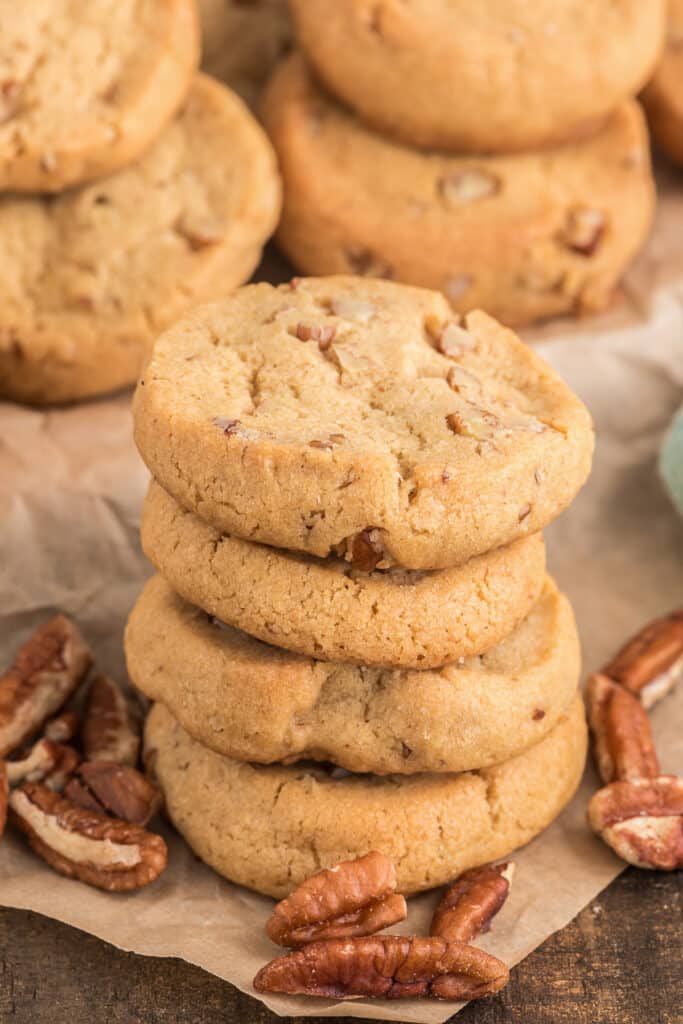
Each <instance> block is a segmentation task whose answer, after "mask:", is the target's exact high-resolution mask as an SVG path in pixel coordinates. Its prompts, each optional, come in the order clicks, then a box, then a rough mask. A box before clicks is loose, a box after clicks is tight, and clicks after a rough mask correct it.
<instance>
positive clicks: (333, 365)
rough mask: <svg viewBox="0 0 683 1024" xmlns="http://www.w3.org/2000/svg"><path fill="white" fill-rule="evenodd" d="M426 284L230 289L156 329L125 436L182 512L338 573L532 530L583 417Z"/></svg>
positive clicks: (575, 456)
mask: <svg viewBox="0 0 683 1024" xmlns="http://www.w3.org/2000/svg"><path fill="white" fill-rule="evenodd" d="M458 319H459V318H458V317H457V316H454V314H453V312H452V310H451V309H450V307H449V306H448V303H447V302H446V300H445V299H444V298H443V296H441V295H439V294H437V293H435V292H429V291H425V290H422V289H415V288H409V287H407V286H404V285H397V284H393V283H390V282H384V281H375V280H369V279H368V280H365V279H362V278H348V277H347V278H327V279H326V278H321V279H311V280H298V279H295V280H294V281H293V282H292V283H291V284H290V285H282V286H280V287H278V288H273V287H271V286H270V285H267V284H258V285H250V286H248V287H245V288H242V289H240V290H239V291H238V292H236V293H235V294H234V295H233V296H231V297H230V298H228V299H226V300H224V301H223V302H221V303H216V304H214V305H211V306H206V307H204V308H203V309H199V310H196V311H194V312H193V313H191V314H190V315H189V316H188V317H187V318H186V319H185V320H184V321H183V322H182V323H180V324H178V325H176V326H175V327H174V328H172V329H171V330H170V331H168V332H167V333H166V334H165V335H163V336H162V337H161V338H160V339H159V341H158V342H157V343H156V345H155V347H154V352H153V354H152V357H151V359H150V361H149V364H148V366H147V369H146V372H145V374H144V377H143V379H142V380H141V382H140V384H139V386H138V388H137V391H136V395H135V399H134V403H133V408H134V416H135V438H136V442H137V445H138V448H139V450H140V453H141V455H142V457H143V459H144V461H145V462H146V463H147V465H148V466H149V468H150V469H151V471H152V473H153V475H154V476H155V477H156V479H157V480H158V481H159V483H160V484H161V485H162V486H163V487H164V489H165V490H166V491H168V492H169V493H170V494H172V495H173V496H174V497H175V498H176V499H177V500H178V501H179V502H180V503H181V504H182V505H184V506H185V507H186V508H189V509H192V510H193V511H195V512H196V513H197V514H198V515H199V516H200V517H201V518H203V519H205V520H206V521H207V522H210V523H211V524H213V525H214V526H216V527H217V528H218V529H220V530H222V531H224V532H227V533H231V534H234V535H235V536H237V537H242V538H244V539H247V540H254V541H259V542H261V543H264V544H272V545H274V546H276V547H283V548H289V549H292V550H299V551H305V552H307V553H310V554H314V555H319V556H327V555H329V554H330V553H331V552H332V551H337V552H340V553H341V554H342V555H343V556H344V557H346V558H347V559H349V560H350V561H351V562H352V564H353V565H355V567H356V568H360V569H365V570H367V569H374V568H380V569H383V568H386V567H388V566H390V565H392V564H393V565H400V566H403V567H405V568H409V569H438V568H447V567H449V566H453V565H459V564H462V563H463V562H465V561H466V560H467V559H469V558H471V557H473V556H474V555H479V554H482V553H484V552H486V551H490V550H491V549H492V548H495V547H499V546H500V545H503V544H507V543H510V542H511V541H513V540H515V539H518V538H520V537H524V536H528V535H529V534H532V533H536V532H537V531H538V530H540V529H541V528H542V527H543V526H545V524H546V523H547V522H548V521H549V520H551V519H553V518H554V517H555V516H556V515H558V514H559V513H560V512H561V511H562V510H563V509H564V508H565V507H566V505H568V504H569V502H570V501H571V500H572V499H573V498H574V496H575V494H576V492H577V490H578V489H579V488H580V487H581V486H582V484H583V482H584V481H585V479H586V476H587V475H588V472H589V469H590V463H591V456H592V447H593V433H592V426H591V422H590V417H589V415H588V412H587V410H586V409H585V407H584V406H583V405H582V403H581V402H580V401H579V399H578V398H576V396H575V395H574V394H573V393H572V392H571V391H570V389H569V388H568V387H567V386H566V385H565V384H564V383H563V382H562V381H561V380H560V378H559V377H558V376H557V375H556V374H555V373H554V372H553V371H552V370H551V369H550V367H549V366H548V365H547V364H546V363H545V362H544V361H543V360H542V359H540V357H538V356H537V355H536V354H535V353H534V352H533V351H532V350H531V349H530V348H528V347H527V346H525V345H524V344H522V342H521V341H520V340H519V339H518V338H517V337H516V336H515V335H514V334H513V333H512V332H511V331H507V330H505V329H504V328H503V327H501V326H500V325H499V324H498V323H496V321H494V320H493V319H491V318H490V317H488V316H486V314H484V313H481V312H474V313H471V314H470V315H469V316H468V317H467V321H466V324H465V325H464V327H463V326H462V325H459V323H458Z"/></svg>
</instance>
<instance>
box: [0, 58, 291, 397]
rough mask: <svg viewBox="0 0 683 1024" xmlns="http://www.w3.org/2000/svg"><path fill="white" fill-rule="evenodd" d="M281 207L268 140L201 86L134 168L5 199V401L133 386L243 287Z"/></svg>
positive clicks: (209, 86)
mask: <svg viewBox="0 0 683 1024" xmlns="http://www.w3.org/2000/svg"><path fill="white" fill-rule="evenodd" d="M279 204H280V187H279V180H278V176H277V171H276V167H275V159H274V156H273V152H272V149H271V147H270V146H269V144H268V140H267V139H266V138H265V136H264V134H263V132H262V130H261V128H260V127H259V125H258V124H257V123H256V121H255V120H254V118H253V117H252V115H251V114H250V113H249V111H248V110H247V109H246V108H245V107H244V105H243V103H242V102H241V100H239V99H238V98H237V97H236V96H235V95H234V94H233V93H232V92H230V90H229V89H226V88H225V87H224V86H222V85H220V84H219V83H218V82H215V81H214V80H213V79H211V78H208V77H207V76H204V75H199V76H197V78H196V79H195V81H194V85H193V86H192V90H191V92H190V95H189V97H188V99H187V101H186V102H185V104H184V106H183V108H182V110H181V111H180V113H179V114H178V116H177V117H176V118H175V120H174V121H173V122H172V123H171V124H170V125H168V127H167V128H166V129H165V130H164V131H163V133H162V134H161V136H160V137H159V138H158V139H157V141H156V142H155V143H154V145H153V146H152V148H151V149H150V150H148V152H147V153H146V154H145V156H144V157H143V158H142V160H140V161H139V162H138V163H136V164H134V165H133V166H131V167H128V168H126V169H125V170H122V171H119V172H118V173H117V174H114V175H112V176H111V177H109V178H105V179H103V180H101V181H98V182H95V183H94V184H91V185H85V186H82V187H81V188H77V189H72V190H70V191H68V192H65V193H63V194H62V195H60V196H57V197H54V198H51V199H50V198H46V197H38V196H36V197H20V196H16V195H8V196H3V197H0V263H1V264H2V266H3V268H4V269H3V272H2V275H0V305H1V306H2V320H1V322H0V395H2V396H5V397H8V398H13V399H16V400H18V401H25V402H34V403H37V404H49V403H53V402H65V401H70V400H72V399H77V398H84V397H87V396H89V395H96V394H100V393H102V392H106V391H113V390H115V389H116V388H120V387H123V386H124V385H128V384H132V383H133V382H134V381H135V379H136V377H137V375H138V373H139V370H140V366H141V363H142V360H143V358H144V356H145V355H146V353H147V351H148V349H149V347H150V346H151V343H152V342H153V340H154V339H155V338H156V336H157V334H158V332H159V331H161V330H162V329H163V328H165V327H167V326H168V325H169V324H170V323H172V322H173V321H174V320H175V319H177V318H178V317H179V316H180V315H181V314H182V313H184V312H185V310H186V309H187V308H188V307H189V306H192V305H193V304H195V303H196V302H198V301H201V300H207V299H211V298H215V297H216V296H218V295H223V294H225V293H227V292H229V291H230V290H231V289H232V288H234V287H236V286H237V285H238V284H241V283H242V282H243V281H244V280H246V279H247V278H248V277H249V275H250V274H251V272H252V270H253V269H254V267H255V266H256V264H257V263H258V261H259V257H260V253H261V247H262V245H263V243H264V242H265V240H266V238H267V237H268V235H269V234H270V232H271V231H272V230H273V228H274V227H275V224H276V222H277V217H278V212H279Z"/></svg>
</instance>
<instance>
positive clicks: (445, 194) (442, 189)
mask: <svg viewBox="0 0 683 1024" xmlns="http://www.w3.org/2000/svg"><path fill="white" fill-rule="evenodd" d="M438 190H439V193H440V194H441V197H442V198H443V200H444V201H445V203H446V205H447V206H454V207H458V206H464V205H466V204H467V203H475V202H477V201H478V200H479V199H488V198H489V197H490V196H495V195H496V194H497V193H498V192H500V179H499V178H497V177H496V176H495V175H494V174H491V173H490V172H489V171H484V170H481V169H480V168H476V167H472V168H469V169H468V170H464V171H455V172H454V173H453V174H449V175H447V176H446V177H444V178H440V179H439V182H438Z"/></svg>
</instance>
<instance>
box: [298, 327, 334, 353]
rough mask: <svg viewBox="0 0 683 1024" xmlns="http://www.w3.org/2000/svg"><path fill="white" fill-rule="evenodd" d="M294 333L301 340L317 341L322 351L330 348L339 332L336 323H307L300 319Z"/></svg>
mask: <svg viewBox="0 0 683 1024" xmlns="http://www.w3.org/2000/svg"><path fill="white" fill-rule="evenodd" d="M292 333H293V334H294V336H295V337H296V338H298V339H299V341H317V342H318V348H319V349H320V351H321V352H324V351H325V349H328V348H329V347H330V345H331V344H332V342H333V341H334V336H335V334H336V333H337V327H336V325H335V324H305V323H303V321H299V323H298V324H297V325H296V327H295V328H294V329H293V331H292Z"/></svg>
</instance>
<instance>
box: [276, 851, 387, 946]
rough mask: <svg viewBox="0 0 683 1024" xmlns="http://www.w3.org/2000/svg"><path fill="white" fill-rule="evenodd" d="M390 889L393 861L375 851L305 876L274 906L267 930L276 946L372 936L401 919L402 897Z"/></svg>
mask: <svg viewBox="0 0 683 1024" xmlns="http://www.w3.org/2000/svg"><path fill="white" fill-rule="evenodd" d="M395 889H396V869H395V868H394V865H393V864H392V863H391V861H390V860H389V858H388V857H385V855H384V854H383V853H379V852H378V851H376V850H374V851H372V852H371V853H368V854H366V855H365V856H364V857H359V858H358V859H357V860H350V861H344V862H342V863H341V864H337V866H336V867H334V868H328V869H325V870H323V871H318V872H317V873H316V874H315V875H312V876H311V877H310V878H307V879H306V881H305V882H302V883H301V885H300V886H298V888H296V889H295V890H294V892H293V893H291V895H289V896H288V897H287V898H286V899H284V900H282V901H281V902H280V903H278V904H277V906H276V907H275V910H274V911H273V913H272V914H271V916H270V918H269V919H268V922H267V924H266V932H267V933H268V936H269V938H271V939H272V940H273V942H277V944H278V945H280V946H300V945H303V944H304V943H307V942H313V941H315V940H316V939H332V938H335V939H336V938H347V937H351V936H356V935H372V934H373V933H374V932H377V931H380V930H381V929H382V928H387V927H388V926H389V925H391V924H396V922H397V921H402V920H403V919H404V918H405V916H406V913H407V911H406V901H405V899H404V898H403V896H398V895H396V894H395V893H394V890H395Z"/></svg>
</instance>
